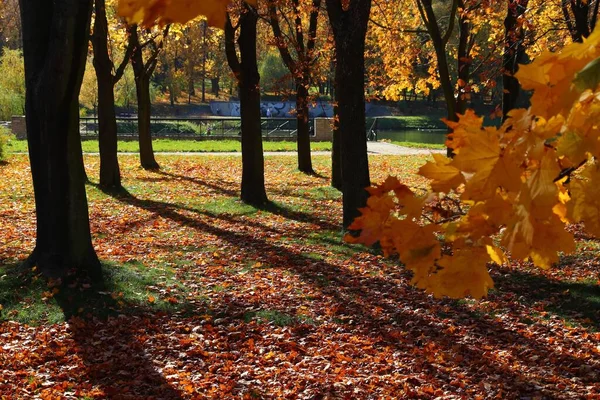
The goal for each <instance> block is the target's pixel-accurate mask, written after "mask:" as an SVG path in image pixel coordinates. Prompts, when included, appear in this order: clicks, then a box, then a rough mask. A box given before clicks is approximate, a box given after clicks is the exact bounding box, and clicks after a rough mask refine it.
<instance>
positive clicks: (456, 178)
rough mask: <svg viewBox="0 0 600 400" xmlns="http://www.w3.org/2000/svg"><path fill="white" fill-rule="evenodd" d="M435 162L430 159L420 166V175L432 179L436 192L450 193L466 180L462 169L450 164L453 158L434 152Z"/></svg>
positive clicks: (432, 185)
mask: <svg viewBox="0 0 600 400" xmlns="http://www.w3.org/2000/svg"><path fill="white" fill-rule="evenodd" d="M433 160H434V162H430V161H428V162H427V163H426V164H425V165H423V166H422V167H421V168H419V175H421V176H423V177H425V178H427V179H431V189H432V190H433V191H434V192H443V193H450V192H451V191H452V190H456V188H458V187H459V186H460V185H461V184H463V183H464V182H465V177H464V176H463V174H462V173H461V171H460V169H458V168H456V167H454V166H452V165H450V163H451V162H452V159H450V158H448V157H444V156H443V155H441V154H433Z"/></svg>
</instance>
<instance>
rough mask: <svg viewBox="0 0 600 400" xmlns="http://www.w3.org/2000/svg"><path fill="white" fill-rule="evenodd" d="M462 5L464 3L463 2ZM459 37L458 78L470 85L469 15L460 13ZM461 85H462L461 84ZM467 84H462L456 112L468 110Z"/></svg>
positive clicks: (462, 112)
mask: <svg viewBox="0 0 600 400" xmlns="http://www.w3.org/2000/svg"><path fill="white" fill-rule="evenodd" d="M461 6H462V7H464V5H462V4H461ZM458 18H459V23H458V29H459V37H458V57H457V64H458V66H457V70H458V79H459V82H461V84H462V85H465V86H466V85H468V83H469V79H470V74H471V61H470V57H469V53H470V52H471V51H470V50H471V42H470V39H469V38H470V33H471V25H470V23H469V20H468V19H467V16H463V15H462V14H461V15H459V17H458ZM459 86H460V85H459ZM465 86H460V89H461V92H459V93H458V96H457V97H456V108H455V109H454V111H455V113H459V114H464V113H465V112H466V111H467V103H468V96H469V95H470V93H469V92H467V91H464V88H465Z"/></svg>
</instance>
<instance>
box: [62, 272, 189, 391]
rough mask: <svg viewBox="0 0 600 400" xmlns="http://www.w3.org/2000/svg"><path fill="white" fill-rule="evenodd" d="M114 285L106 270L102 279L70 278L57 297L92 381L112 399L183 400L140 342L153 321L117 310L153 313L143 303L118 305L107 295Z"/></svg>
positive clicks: (143, 313)
mask: <svg viewBox="0 0 600 400" xmlns="http://www.w3.org/2000/svg"><path fill="white" fill-rule="evenodd" d="M113 286H114V283H113V282H111V275H110V274H109V273H107V271H106V269H105V268H104V267H103V273H102V279H101V280H96V281H94V282H86V281H85V280H79V279H78V278H74V279H70V280H69V281H68V282H67V281H65V282H64V283H63V284H62V285H61V288H60V290H59V292H58V293H57V294H56V295H55V297H54V298H55V299H56V302H57V304H58V305H59V306H60V307H61V308H62V310H63V313H64V316H65V320H67V321H69V327H70V329H71V331H72V338H73V340H74V341H75V342H76V351H77V353H78V355H79V356H80V357H81V358H82V360H83V363H84V365H85V367H86V375H87V376H88V377H89V379H90V383H91V384H92V385H93V386H94V387H97V388H99V389H101V390H102V392H103V393H104V396H106V397H107V398H160V399H182V398H183V396H182V393H181V392H179V391H178V390H177V389H175V388H173V387H172V386H170V385H169V384H168V382H167V381H166V380H165V379H164V377H163V376H162V375H161V373H160V372H159V371H157V370H156V368H155V367H154V365H153V362H152V359H151V358H150V357H149V356H148V351H147V350H148V349H147V348H146V346H147V345H146V344H144V342H143V341H141V340H140V339H139V338H140V337H143V336H144V335H146V334H147V331H148V330H149V328H151V327H152V325H153V324H152V321H150V320H149V319H148V318H145V317H141V316H138V315H135V313H131V314H129V315H128V316H127V317H125V318H124V317H123V316H120V315H118V310H120V309H122V308H125V309H129V310H131V309H133V308H135V309H136V310H137V312H138V313H139V314H140V315H150V314H149V313H148V312H147V311H144V310H142V309H141V308H140V305H138V304H117V301H116V300H115V299H114V298H113V297H112V296H110V295H107V294H106V293H105V292H104V291H105V290H110V289H111V287H113ZM78 315H83V316H84V318H80V317H78Z"/></svg>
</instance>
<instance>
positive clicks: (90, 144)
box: [6, 139, 331, 153]
mask: <svg viewBox="0 0 600 400" xmlns="http://www.w3.org/2000/svg"><path fill="white" fill-rule="evenodd" d="M81 144H82V147H83V151H84V152H85V153H97V152H98V141H96V140H85V141H82V143H81ZM152 144H153V147H154V151H155V152H157V153H162V152H194V153H195V152H216V153H218V152H240V151H242V145H241V143H240V142H239V141H237V140H202V141H196V140H170V139H156V140H153V141H152ZM310 147H311V149H312V150H313V151H329V150H331V143H330V142H313V143H311V145H310ZM263 148H264V150H265V151H296V142H267V141H265V142H263ZM118 149H119V152H124V153H137V152H139V144H138V142H136V141H119V142H118ZM6 150H7V151H8V152H12V153H23V152H27V141H26V140H11V141H10V142H9V143H8V144H7V145H6Z"/></svg>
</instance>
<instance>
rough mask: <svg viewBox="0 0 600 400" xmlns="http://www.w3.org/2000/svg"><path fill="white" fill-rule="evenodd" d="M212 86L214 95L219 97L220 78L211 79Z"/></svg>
mask: <svg viewBox="0 0 600 400" xmlns="http://www.w3.org/2000/svg"><path fill="white" fill-rule="evenodd" d="M210 86H211V89H212V94H214V95H215V97H219V91H220V90H221V88H220V86H219V78H218V77H217V78H211V79H210Z"/></svg>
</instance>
